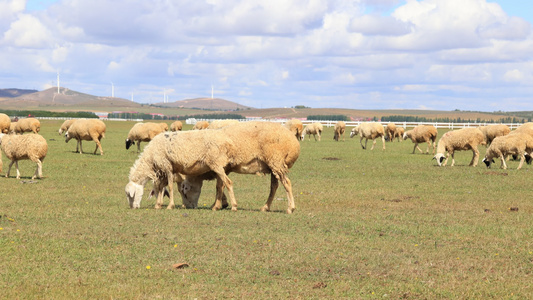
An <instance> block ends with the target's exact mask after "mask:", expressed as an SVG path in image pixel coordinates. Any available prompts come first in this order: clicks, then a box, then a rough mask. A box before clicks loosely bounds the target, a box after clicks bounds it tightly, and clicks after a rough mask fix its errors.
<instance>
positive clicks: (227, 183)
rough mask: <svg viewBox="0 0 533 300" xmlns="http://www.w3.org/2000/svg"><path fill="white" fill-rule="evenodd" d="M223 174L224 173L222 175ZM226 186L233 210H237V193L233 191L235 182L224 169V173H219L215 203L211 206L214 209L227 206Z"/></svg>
mask: <svg viewBox="0 0 533 300" xmlns="http://www.w3.org/2000/svg"><path fill="white" fill-rule="evenodd" d="M221 174H222V175H221ZM224 187H225V188H227V189H228V193H229V197H230V201H231V210H233V211H236V210H237V201H236V200H235V194H234V193H233V183H232V182H231V179H229V177H228V176H227V175H226V173H224V171H222V173H217V189H216V190H217V192H216V199H215V203H214V204H213V206H212V207H211V209H212V210H220V209H222V208H225V207H227V206H228V205H227V199H225V198H226V196H225V195H224Z"/></svg>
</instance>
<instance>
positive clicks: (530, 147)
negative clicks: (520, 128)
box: [483, 132, 533, 170]
mask: <svg viewBox="0 0 533 300" xmlns="http://www.w3.org/2000/svg"><path fill="white" fill-rule="evenodd" d="M531 152H533V137H531V136H530V135H529V134H526V133H520V132H519V133H516V134H510V135H504V136H499V137H497V138H495V139H493V140H492V143H491V144H490V146H489V148H488V149H487V152H486V153H485V158H484V159H483V162H484V163H485V165H487V167H488V168H490V165H491V164H492V163H494V158H495V157H497V158H499V159H500V160H501V168H502V169H507V164H506V163H505V159H506V158H507V156H508V155H516V156H520V164H519V165H518V168H516V169H517V170H519V169H520V168H522V165H523V164H524V161H525V160H526V159H527V160H528V161H529V160H531Z"/></svg>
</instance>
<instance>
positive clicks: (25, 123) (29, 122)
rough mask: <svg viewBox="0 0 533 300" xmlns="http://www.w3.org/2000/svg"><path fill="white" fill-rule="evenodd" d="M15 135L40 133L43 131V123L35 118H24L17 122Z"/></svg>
mask: <svg viewBox="0 0 533 300" xmlns="http://www.w3.org/2000/svg"><path fill="white" fill-rule="evenodd" d="M13 130H14V132H15V134H23V133H24V132H33V133H39V131H40V130H41V122H39V120H37V119H35V118H24V119H20V120H18V121H17V122H15V127H14V128H13Z"/></svg>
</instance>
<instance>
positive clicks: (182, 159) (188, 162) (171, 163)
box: [125, 122, 300, 213]
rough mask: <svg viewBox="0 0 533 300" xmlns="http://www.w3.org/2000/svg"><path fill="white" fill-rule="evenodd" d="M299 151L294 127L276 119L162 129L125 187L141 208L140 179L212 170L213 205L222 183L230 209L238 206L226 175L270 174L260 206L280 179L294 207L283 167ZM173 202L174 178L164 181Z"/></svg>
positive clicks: (289, 164) (265, 208) (220, 195)
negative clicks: (215, 127)
mask: <svg viewBox="0 0 533 300" xmlns="http://www.w3.org/2000/svg"><path fill="white" fill-rule="evenodd" d="M299 155H300V144H299V143H298V141H297V140H295V139H294V137H293V135H292V133H291V132H290V131H289V130H287V129H286V128H284V127H283V126H280V125H279V124H275V123H268V122H246V123H239V124H236V125H232V126H228V127H224V128H221V129H219V130H202V131H186V132H173V133H165V134H161V135H158V136H156V137H155V138H154V139H153V140H152V142H150V144H148V145H147V146H146V147H145V149H144V151H143V153H142V154H141V155H140V157H139V158H138V159H137V161H136V162H135V164H134V165H133V167H132V168H131V170H130V175H129V180H130V181H129V183H128V184H127V185H126V188H125V192H126V195H127V199H128V201H129V204H130V207H131V208H139V206H140V202H141V200H142V195H143V190H144V185H145V184H146V183H147V182H148V181H149V180H150V179H151V180H152V181H154V186H161V182H165V181H166V182H167V183H172V182H173V181H174V176H175V175H174V174H176V173H179V174H182V175H185V176H201V175H204V174H206V173H209V172H213V173H214V175H215V177H216V180H217V183H216V187H217V192H216V199H215V203H214V205H213V207H212V209H213V210H219V209H221V208H222V198H223V192H224V188H226V189H227V190H228V195H229V198H230V201H231V206H232V210H233V211H236V210H237V202H236V200H235V195H234V193H233V183H232V181H231V180H230V179H229V177H228V176H227V174H229V173H231V172H235V173H241V174H268V173H270V174H271V185H270V194H269V196H268V199H267V202H266V204H265V205H264V206H263V207H262V208H261V210H262V211H269V210H270V206H271V204H272V201H273V199H274V196H275V193H276V190H277V188H278V185H279V181H281V183H282V184H283V186H284V188H285V190H286V192H287V200H288V209H287V213H292V212H293V211H294V210H295V205H294V197H293V194H292V185H291V181H290V180H289V178H288V176H287V173H288V170H289V168H291V167H292V165H293V164H294V163H295V162H296V160H297V159H298V156H299ZM168 187H169V193H170V199H171V200H170V201H171V203H170V204H169V206H168V207H167V208H172V207H173V205H174V203H173V202H174V200H173V188H172V184H169V185H168Z"/></svg>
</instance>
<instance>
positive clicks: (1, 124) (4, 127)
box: [0, 113, 11, 134]
mask: <svg viewBox="0 0 533 300" xmlns="http://www.w3.org/2000/svg"><path fill="white" fill-rule="evenodd" d="M10 126H11V119H10V118H9V116H8V115H6V114H2V113H0V133H6V134H7V133H9V128H10Z"/></svg>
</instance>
